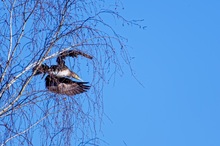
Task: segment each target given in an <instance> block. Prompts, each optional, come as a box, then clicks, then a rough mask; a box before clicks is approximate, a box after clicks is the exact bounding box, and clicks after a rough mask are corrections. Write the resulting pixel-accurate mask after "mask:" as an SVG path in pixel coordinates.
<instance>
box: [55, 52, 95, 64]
mask: <svg viewBox="0 0 220 146" xmlns="http://www.w3.org/2000/svg"><path fill="white" fill-rule="evenodd" d="M78 55H81V56H84V57H86V58H88V59H92V58H93V57H92V56H90V55H88V54H86V53H83V52H81V51H77V50H68V51H64V52H63V53H61V54H60V55H59V56H58V57H57V60H56V61H57V63H58V65H60V66H64V65H65V61H64V59H65V58H66V57H73V58H74V57H77V56H78Z"/></svg>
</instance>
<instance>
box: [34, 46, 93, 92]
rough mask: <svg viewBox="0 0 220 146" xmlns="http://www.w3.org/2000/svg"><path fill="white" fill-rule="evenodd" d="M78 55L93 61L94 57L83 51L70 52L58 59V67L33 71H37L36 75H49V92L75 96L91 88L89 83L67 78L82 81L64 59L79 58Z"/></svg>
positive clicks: (40, 67)
mask: <svg viewBox="0 0 220 146" xmlns="http://www.w3.org/2000/svg"><path fill="white" fill-rule="evenodd" d="M78 55H81V56H84V57H86V58H88V59H92V56H90V55H88V54H85V53H83V52H81V51H76V50H69V51H64V52H62V53H61V54H60V55H59V56H58V57H57V60H56V61H57V65H51V66H50V67H49V66H48V65H46V64H42V65H40V66H39V67H38V68H37V67H34V69H33V71H35V70H36V69H37V71H36V73H35V75H38V74H46V73H47V74H49V75H47V77H46V79H45V82H46V87H47V89H48V90H49V91H51V92H54V93H58V94H66V95H75V94H79V93H83V92H85V91H87V90H88V89H89V88H90V86H87V85H85V84H87V82H75V81H72V80H70V79H68V78H67V77H72V78H75V79H77V80H81V81H82V79H81V78H80V77H79V76H78V75H77V74H76V73H75V72H73V71H71V70H70V69H69V68H68V67H67V66H66V65H65V61H64V59H65V58H66V57H67V56H70V57H77V56H78Z"/></svg>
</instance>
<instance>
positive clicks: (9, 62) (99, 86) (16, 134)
mask: <svg viewBox="0 0 220 146" xmlns="http://www.w3.org/2000/svg"><path fill="white" fill-rule="evenodd" d="M118 4H120V2H118V3H115V5H114V7H109V8H108V9H106V7H105V1H103V0H86V1H85V0H64V1H54V0H47V1H45V0H36V1H33V0H19V1H17V0H2V1H1V2H0V10H1V14H0V28H1V30H0V44H1V47H0V75H1V76H0V143H1V145H45V146H46V145H87V144H90V145H92V144H93V145H99V143H100V142H101V141H100V140H99V139H98V138H96V133H97V129H99V128H100V127H99V126H100V125H99V124H97V123H101V121H102V116H103V100H102V97H103V95H102V94H103V93H102V92H103V91H102V90H103V85H104V84H106V83H108V80H109V79H110V78H111V76H112V75H114V74H115V73H116V72H119V73H123V71H122V69H121V66H120V61H119V59H118V58H119V57H123V59H124V60H125V61H126V63H128V64H130V63H129V61H130V59H129V56H128V53H127V51H126V46H125V43H124V42H125V41H126V39H124V38H123V37H121V36H120V35H119V34H117V33H116V32H115V31H114V29H113V27H112V26H111V25H110V24H109V23H107V20H121V23H126V24H134V25H136V22H135V21H127V20H125V19H124V18H123V17H122V16H120V15H119V14H118V13H117V8H118ZM111 8H112V10H111ZM106 17H107V18H108V19H106ZM65 50H80V51H82V52H84V53H87V54H89V55H91V56H93V59H92V60H88V59H85V58H83V57H78V58H77V59H73V58H69V59H67V64H68V66H70V67H71V68H74V70H75V71H76V72H77V73H79V74H80V75H81V76H82V77H87V79H88V80H89V82H90V84H91V89H90V91H89V92H87V93H83V94H80V95H77V96H74V97H71V96H65V95H57V94H53V93H51V92H48V91H47V90H46V89H45V87H44V84H45V83H44V79H43V78H42V76H33V74H34V72H33V71H32V69H33V67H34V66H37V67H39V66H40V65H41V64H42V63H47V64H50V65H51V64H55V61H54V60H55V58H56V57H57V55H59V54H60V53H62V52H63V51H65ZM97 125H98V126H97Z"/></svg>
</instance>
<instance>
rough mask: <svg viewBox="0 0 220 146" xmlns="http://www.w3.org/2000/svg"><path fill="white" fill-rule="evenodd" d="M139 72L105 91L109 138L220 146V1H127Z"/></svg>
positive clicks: (143, 145) (137, 145) (118, 142)
mask: <svg viewBox="0 0 220 146" xmlns="http://www.w3.org/2000/svg"><path fill="white" fill-rule="evenodd" d="M123 3H124V7H125V10H123V11H122V15H124V16H125V17H126V18H128V19H144V20H145V21H144V22H143V23H142V24H144V25H146V26H147V28H146V29H145V30H142V29H139V28H137V27H124V28H123V29H122V31H121V30H118V31H119V32H120V31H121V34H122V35H123V36H125V37H126V38H128V39H129V42H128V45H130V46H132V47H133V48H132V49H130V54H131V56H134V57H135V59H134V60H133V62H132V65H133V69H134V70H135V72H136V76H137V78H138V79H139V80H141V82H142V84H143V85H144V86H145V87H144V88H143V87H142V86H141V85H140V84H139V83H138V82H137V81H136V80H135V79H134V78H133V77H132V76H131V73H130V72H129V69H128V68H126V67H124V70H125V72H127V73H126V74H125V75H124V76H122V77H119V76H117V78H116V82H115V84H114V85H113V84H110V85H108V86H106V87H105V90H104V105H105V113H106V114H107V115H108V116H109V118H110V119H111V120H112V122H111V121H109V120H108V119H107V118H106V117H104V125H103V127H102V129H103V138H102V139H104V140H105V141H106V142H108V143H109V145H111V146H123V145H127V146H196V145H198V146H219V145H220V9H219V7H220V1H217V0H209V1H205V0H193V1H192V0H178V1H177V0H166V1H164V0H136V1H123Z"/></svg>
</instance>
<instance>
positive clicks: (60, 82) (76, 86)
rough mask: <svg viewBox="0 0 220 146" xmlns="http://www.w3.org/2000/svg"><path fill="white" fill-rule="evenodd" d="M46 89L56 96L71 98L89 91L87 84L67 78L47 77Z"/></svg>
mask: <svg viewBox="0 0 220 146" xmlns="http://www.w3.org/2000/svg"><path fill="white" fill-rule="evenodd" d="M45 82H46V88H47V89H48V90H49V91H51V92H54V93H57V94H65V95H69V96H73V95H76V94H80V93H83V92H86V91H87V90H89V88H90V86H88V85H86V84H87V83H88V82H75V81H72V80H70V79H68V78H59V77H56V76H50V75H48V76H47V77H46V79H45Z"/></svg>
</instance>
